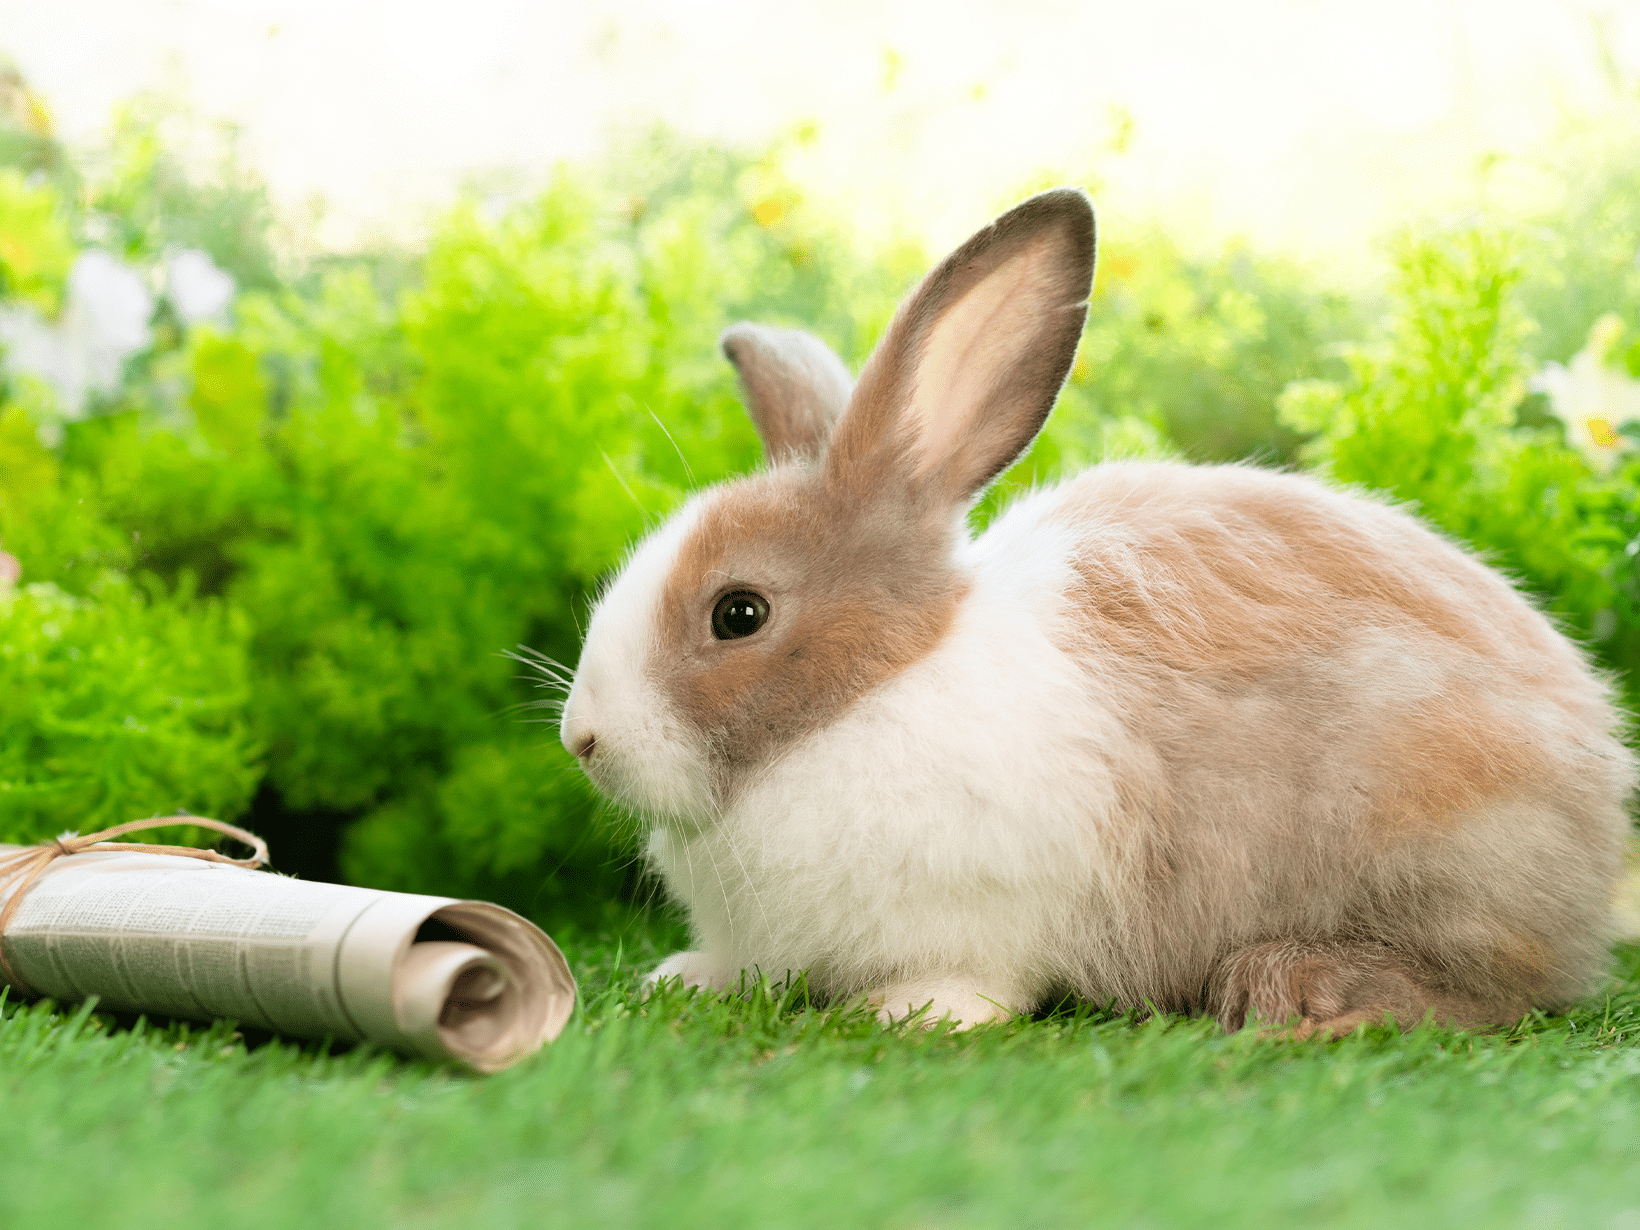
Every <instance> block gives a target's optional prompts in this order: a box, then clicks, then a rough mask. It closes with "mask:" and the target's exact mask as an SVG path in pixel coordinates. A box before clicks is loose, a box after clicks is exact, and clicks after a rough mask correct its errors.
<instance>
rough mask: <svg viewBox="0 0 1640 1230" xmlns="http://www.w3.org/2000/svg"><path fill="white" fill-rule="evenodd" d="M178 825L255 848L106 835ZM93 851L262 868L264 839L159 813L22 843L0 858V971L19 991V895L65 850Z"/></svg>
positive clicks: (265, 852) (203, 821) (265, 856)
mask: <svg viewBox="0 0 1640 1230" xmlns="http://www.w3.org/2000/svg"><path fill="white" fill-rule="evenodd" d="M179 824H191V825H194V826H196V827H199V828H207V829H215V830H216V831H217V832H219V833H226V834H227V835H228V836H229V837H232V838H233V839H234V840H235V841H240V842H243V843H244V844H245V845H247V846H249V847H250V848H251V849H252V850H253V851H254V853H253V854H252V855H251V856H250V857H249V858H229V857H228V856H227V855H226V854H218V853H217V852H216V851H215V850H201V849H200V848H199V847H198V846H156V845H150V844H148V843H147V842H143V841H109V840H108V839H109V838H110V837H118V836H120V835H121V834H123V833H135V832H137V831H139V830H141V829H157V828H165V827H167V826H175V825H179ZM95 850H118V851H121V852H122V853H128V854H180V855H182V856H183V857H185V858H197V859H203V860H204V861H205V862H207V863H231V864H232V865H233V866H235V867H260V866H261V865H262V864H263V863H266V862H267V861H268V843H267V842H265V841H263V840H262V839H261V838H260V837H258V836H257V835H256V834H255V833H249V832H246V831H245V830H244V829H242V828H238V827H236V826H234V825H232V824H224V823H223V822H222V821H220V820H210V819H207V818H206V817H204V816H158V817H156V818H155V819H152V820H132V821H130V822H129V823H126V824H116V825H115V826H114V827H113V828H111V829H103V830H102V832H100V833H85V834H83V835H82V834H80V833H64V834H63V835H62V836H61V837H59V838H57V839H56V840H55V841H43V842H41V843H40V844H39V845H37V846H24V847H23V848H22V849H21V850H18V851H17V852H16V853H15V854H8V855H5V856H4V857H0V892H4V891H5V890H6V888H7V886H8V885H9V886H11V896H10V897H9V898H8V899H7V900H6V904H5V907H4V908H3V909H0V974H4V975H5V979H6V981H7V982H9V983H11V985H12V986H14V987H16V988H17V989H18V990H20V991H27V990H28V984H27V983H25V982H24V981H23V980H22V979H21V978H19V977H18V976H17V971H16V970H14V969H13V968H12V967H11V960H10V958H8V957H7V956H6V945H5V934H6V928H8V927H9V926H11V920H12V918H13V917H14V916H15V915H16V913H17V909H18V907H19V906H21V905H22V904H23V894H25V893H26V892H28V890H29V888H30V886H32V885H33V883H34V881H35V880H37V879H39V878H40V873H41V872H43V871H44V870H45V869H46V868H47V867H49V866H51V864H52V863H53V862H55V861H56V860H57V859H59V858H62V857H64V856H65V855H68V856H72V855H75V854H86V853H89V852H91V851H95Z"/></svg>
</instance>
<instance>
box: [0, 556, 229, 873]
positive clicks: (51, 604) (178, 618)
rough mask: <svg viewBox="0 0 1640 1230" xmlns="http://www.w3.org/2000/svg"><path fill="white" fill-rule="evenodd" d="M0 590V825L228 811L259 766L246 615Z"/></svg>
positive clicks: (29, 828)
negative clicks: (249, 711) (249, 700)
mask: <svg viewBox="0 0 1640 1230" xmlns="http://www.w3.org/2000/svg"><path fill="white" fill-rule="evenodd" d="M95 588H96V594H95V598H94V600H86V599H81V598H72V597H69V596H68V595H66V594H64V593H63V592H62V591H61V590H59V589H57V588H56V587H55V586H53V585H50V584H49V583H42V584H34V585H27V586H25V587H23V588H22V589H21V590H19V591H15V592H6V591H5V590H3V589H0V838H3V839H4V840H6V841H13V842H19V841H36V840H41V839H44V838H47V837H51V836H55V835H56V834H57V833H59V832H61V831H62V830H64V829H75V830H77V831H80V832H89V831H92V830H94V829H100V828H104V827H107V826H109V825H112V824H118V823H120V822H122V821H125V820H133V819H138V818H140V817H144V816H151V815H164V814H168V813H172V812H179V811H190V812H193V813H195V814H199V815H211V816H236V815H238V814H239V813H240V812H242V811H243V810H244V808H245V806H246V805H247V804H248V803H249V802H250V797H251V793H252V792H253V791H254V790H255V788H256V782H257V779H258V778H259V777H260V775H261V766H260V765H258V764H257V762H256V759H257V758H256V745H255V742H254V739H253V738H252V736H251V733H250V730H249V728H248V724H247V722H246V721H245V701H246V697H247V695H248V691H249V689H248V686H247V679H246V674H247V672H246V662H245V652H244V641H245V627H244V624H243V621H242V620H239V619H236V618H234V617H233V616H232V615H230V614H229V613H228V612H225V611H224V610H222V608H221V607H220V606H217V605H214V604H209V603H192V604H189V603H186V602H171V601H160V602H154V603H150V602H148V601H146V600H145V599H144V598H142V597H141V596H140V595H139V594H137V593H135V592H133V591H132V590H131V588H130V587H129V586H128V585H127V584H126V583H124V582H123V581H122V580H120V579H119V578H117V577H116V576H109V577H106V578H104V580H103V582H102V583H101V584H100V585H98V586H96V587H95Z"/></svg>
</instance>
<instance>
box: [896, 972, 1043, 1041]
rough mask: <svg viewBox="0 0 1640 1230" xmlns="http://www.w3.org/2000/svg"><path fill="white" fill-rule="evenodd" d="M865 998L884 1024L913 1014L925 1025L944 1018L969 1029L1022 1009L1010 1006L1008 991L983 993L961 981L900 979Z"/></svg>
mask: <svg viewBox="0 0 1640 1230" xmlns="http://www.w3.org/2000/svg"><path fill="white" fill-rule="evenodd" d="M866 998H867V1000H869V1001H870V1003H872V1004H873V1005H874V1006H875V1007H876V1009H877V1015H878V1016H879V1017H880V1018H882V1020H883V1022H884V1024H887V1023H889V1022H891V1021H903V1020H904V1019H905V1018H907V1017H911V1016H916V1017H918V1022H917V1023H918V1024H920V1025H922V1026H923V1027H924V1028H925V1029H927V1028H931V1027H933V1026H934V1025H937V1024H938V1023H939V1022H940V1021H943V1020H949V1021H950V1022H951V1024H952V1027H953V1028H955V1029H972V1028H973V1027H974V1026H975V1025H984V1024H985V1023H986V1022H988V1021H1006V1020H1008V1019H1010V1018H1011V1017H1014V1016H1016V1015H1018V1013H1019V1011H1021V1009H1016V1008H1014V1007H1011V1006H1010V1005H1011V1003H1012V1001H1013V1000H1014V999H1015V998H1016V996H1015V995H1013V994H1012V993H1011V992H1003V993H1000V994H985V993H983V992H981V991H978V990H975V989H974V987H973V986H972V985H971V984H969V983H964V982H932V981H930V982H902V983H898V984H896V985H895V986H891V987H884V988H882V989H881V990H877V991H873V992H872V993H871V994H870V995H868V996H867V997H866ZM925 1008H926V1011H924V1009H925ZM919 1013H921V1015H920V1016H918V1014H919Z"/></svg>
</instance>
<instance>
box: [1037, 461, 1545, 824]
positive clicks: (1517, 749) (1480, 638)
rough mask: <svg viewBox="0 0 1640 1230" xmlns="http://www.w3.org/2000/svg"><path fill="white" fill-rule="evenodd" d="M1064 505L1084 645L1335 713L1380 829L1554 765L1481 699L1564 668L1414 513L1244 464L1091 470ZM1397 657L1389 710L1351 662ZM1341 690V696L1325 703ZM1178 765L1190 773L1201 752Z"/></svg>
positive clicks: (1271, 750) (1425, 817)
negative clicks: (1412, 680)
mask: <svg viewBox="0 0 1640 1230" xmlns="http://www.w3.org/2000/svg"><path fill="white" fill-rule="evenodd" d="M1069 497H1070V498H1068V499H1067V500H1066V501H1065V502H1064V503H1063V504H1062V505H1061V506H1060V507H1059V508H1058V509H1057V510H1056V515H1057V517H1058V518H1059V519H1060V520H1062V521H1065V522H1070V523H1072V524H1075V525H1076V526H1077V527H1078V528H1079V529H1083V530H1084V535H1083V537H1082V541H1081V544H1080V547H1079V550H1078V551H1077V554H1076V555H1075V557H1074V559H1073V561H1072V564H1073V567H1074V570H1075V573H1076V576H1077V579H1078V582H1079V583H1078V586H1077V591H1076V593H1075V595H1074V599H1075V604H1076V608H1077V610H1078V611H1079V612H1080V614H1081V620H1080V634H1081V635H1082V636H1085V637H1086V638H1087V642H1088V648H1089V649H1090V651H1092V652H1096V653H1104V652H1110V651H1114V652H1115V653H1116V654H1118V655H1119V656H1120V657H1121V658H1122V659H1124V660H1125V661H1126V662H1127V663H1128V664H1129V665H1130V666H1131V667H1132V668H1134V669H1136V670H1138V671H1139V672H1140V673H1142V674H1144V675H1146V676H1147V677H1149V678H1151V679H1153V680H1157V681H1159V682H1158V686H1161V687H1163V688H1164V689H1165V687H1166V686H1167V685H1166V683H1165V681H1166V680H1168V679H1174V680H1181V681H1188V682H1189V684H1190V685H1191V686H1207V687H1216V688H1219V689H1221V690H1222V691H1224V692H1226V693H1227V694H1230V695H1235V696H1239V697H1240V698H1241V702H1242V703H1243V704H1245V705H1248V706H1255V707H1256V705H1257V704H1258V703H1259V700H1260V698H1261V697H1262V698H1264V700H1265V702H1266V703H1267V706H1268V707H1269V709H1270V710H1271V711H1283V710H1284V711H1287V712H1290V713H1294V714H1296V713H1300V712H1304V711H1305V710H1306V709H1308V710H1310V711H1311V712H1313V713H1314V714H1315V715H1316V719H1315V720H1316V721H1317V722H1318V723H1320V722H1324V721H1330V720H1335V715H1336V714H1337V713H1339V712H1348V713H1350V714H1351V717H1352V724H1351V725H1350V726H1348V727H1342V728H1340V729H1339V731H1338V733H1337V737H1338V738H1340V739H1346V740H1348V742H1349V743H1350V744H1351V745H1352V748H1353V749H1354V750H1353V756H1354V762H1355V763H1356V764H1359V765H1361V766H1362V769H1361V772H1362V773H1364V774H1366V776H1363V777H1360V778H1358V787H1359V789H1360V790H1362V791H1363V792H1364V794H1365V803H1366V806H1367V808H1368V811H1369V813H1370V814H1371V816H1372V820H1373V824H1374V825H1375V826H1377V827H1378V828H1380V829H1391V830H1398V829H1405V828H1407V827H1420V826H1429V825H1437V826H1438V825H1441V824H1446V823H1450V822H1453V821H1455V820H1456V819H1458V818H1459V817H1460V816H1462V815H1463V814H1465V813H1466V812H1468V811H1470V810H1472V809H1474V808H1477V807H1480V806H1481V805H1482V804H1484V803H1485V802H1486V801H1488V800H1489V799H1495V798H1498V797H1500V795H1503V794H1506V793H1507V792H1510V791H1512V790H1516V789H1524V788H1527V787H1529V786H1530V785H1531V783H1532V782H1533V781H1534V779H1536V778H1538V777H1541V776H1543V775H1545V774H1547V773H1549V772H1551V771H1552V770H1551V768H1550V767H1549V764H1550V762H1549V754H1548V753H1547V752H1546V751H1545V750H1544V749H1543V747H1542V744H1541V740H1540V738H1538V737H1536V736H1534V735H1533V733H1532V732H1531V731H1527V730H1524V729H1522V728H1521V727H1520V725H1519V723H1518V721H1517V720H1515V719H1514V718H1513V717H1512V716H1510V715H1509V714H1508V712H1507V708H1508V706H1507V705H1506V704H1504V703H1499V702H1498V695H1499V693H1498V691H1497V689H1499V688H1500V687H1501V688H1503V689H1504V691H1505V692H1507V691H1508V690H1509V689H1510V688H1511V687H1526V686H1529V685H1531V684H1532V683H1533V682H1535V681H1536V680H1537V679H1539V678H1541V677H1542V676H1545V675H1548V674H1550V673H1552V672H1555V671H1560V672H1564V668H1565V667H1566V666H1567V665H1569V664H1570V663H1571V662H1572V661H1574V660H1575V654H1573V652H1572V651H1571V650H1570V649H1569V648H1568V647H1567V646H1566V645H1565V643H1564V642H1563V641H1562V640H1561V639H1560V638H1559V637H1558V636H1557V635H1556V634H1555V633H1554V632H1553V631H1552V630H1551V629H1550V628H1549V626H1548V624H1547V623H1546V622H1545V621H1544V620H1543V619H1542V617H1541V616H1539V615H1538V614H1537V613H1536V612H1534V611H1533V610H1532V609H1531V608H1530V607H1529V606H1528V605H1527V604H1526V602H1525V601H1524V600H1523V599H1521V598H1520V597H1519V595H1517V594H1516V593H1515V592H1514V591H1513V590H1512V589H1511V588H1510V587H1509V586H1508V585H1507V584H1506V583H1505V582H1504V581H1503V580H1502V579H1500V578H1499V577H1497V576H1496V575H1495V574H1493V573H1492V572H1490V571H1489V570H1488V569H1486V568H1485V567H1484V566H1483V565H1481V564H1479V563H1478V562H1476V561H1475V560H1472V559H1470V558H1469V557H1467V556H1465V555H1463V554H1462V553H1461V552H1460V551H1458V550H1457V549H1456V548H1454V547H1452V546H1451V545H1450V544H1448V543H1446V542H1445V541H1443V540H1442V539H1440V538H1438V537H1437V536H1436V535H1434V534H1432V533H1430V532H1429V531H1427V530H1425V529H1423V528H1422V527H1421V526H1419V525H1417V524H1416V523H1415V522H1414V521H1412V520H1411V519H1410V518H1408V517H1405V516H1404V515H1402V514H1399V513H1397V512H1395V511H1393V510H1390V509H1385V508H1381V507H1379V506H1376V505H1372V504H1368V503H1366V502H1364V501H1359V500H1350V499H1347V498H1346V497H1342V496H1339V495H1337V494H1335V493H1330V492H1325V491H1323V490H1322V489H1320V488H1318V487H1316V486H1315V485H1314V484H1312V483H1309V482H1307V481H1304V480H1299V479H1295V478H1293V477H1291V476H1287V475H1278V474H1272V473H1269V472H1261V471H1255V470H1250V469H1245V468H1240V467H1219V468H1190V467H1183V466H1165V465H1159V466H1112V467H1101V468H1100V469H1098V470H1095V471H1092V472H1090V473H1089V474H1087V475H1085V476H1084V477H1083V478H1082V479H1081V480H1079V481H1078V483H1077V484H1076V485H1075V486H1074V487H1073V488H1072V489H1071V491H1070V493H1069ZM1374 638H1376V650H1375V640H1374ZM1394 646H1404V653H1405V655H1406V660H1412V658H1413V656H1414V655H1421V656H1422V657H1423V659H1425V660H1427V662H1428V663H1429V664H1430V668H1429V669H1430V672H1431V673H1430V677H1429V678H1428V679H1427V680H1420V681H1418V682H1419V686H1423V687H1426V690H1427V695H1424V696H1422V697H1419V698H1417V699H1412V698H1408V697H1402V696H1398V695H1396V694H1395V693H1394V692H1393V689H1394V688H1395V687H1401V686H1405V685H1406V683H1407V681H1406V680H1405V679H1397V680H1396V681H1394V682H1393V683H1387V682H1384V681H1381V680H1379V679H1376V678H1374V677H1372V675H1371V674H1370V673H1368V672H1364V670H1363V668H1362V667H1360V666H1359V665H1355V666H1352V665H1351V664H1350V657H1351V655H1352V654H1364V653H1369V652H1373V651H1376V652H1379V653H1386V652H1390V653H1393V652H1394V648H1393V647H1394ZM1401 673H1402V674H1403V675H1404V674H1406V672H1405V671H1402V672H1401ZM1476 678H1484V679H1485V680H1486V681H1487V687H1489V688H1491V689H1493V690H1492V691H1491V692H1486V691H1484V690H1483V689H1481V688H1480V687H1479V686H1477V685H1476V683H1475V682H1474V680H1475V679H1476ZM1344 679H1350V680H1351V682H1350V683H1348V684H1347V685H1345V684H1343V683H1342V682H1341V681H1342V680H1344ZM1381 683H1382V684H1383V686H1384V687H1385V688H1386V690H1387V694H1386V696H1385V697H1384V698H1383V699H1382V700H1381V701H1380V702H1379V703H1378V704H1377V705H1376V707H1375V706H1374V704H1373V702H1372V689H1373V688H1374V687H1375V686H1378V685H1379V684H1381ZM1341 686H1348V687H1349V689H1350V691H1351V695H1350V696H1349V697H1347V698H1344V697H1339V698H1337V699H1336V700H1330V699H1329V697H1330V696H1331V694H1332V693H1334V692H1336V691H1337V689H1338V688H1339V687H1341ZM1346 701H1347V703H1344V702H1346ZM1212 742H1213V743H1214V745H1215V746H1217V747H1219V748H1220V749H1223V750H1225V751H1226V752H1228V753H1230V754H1233V755H1235V756H1236V757H1237V758H1239V759H1240V760H1241V761H1242V763H1243V767H1244V768H1249V769H1252V768H1255V767H1256V766H1257V765H1258V764H1259V763H1260V762H1269V763H1271V764H1286V765H1288V766H1289V767H1291V765H1292V763H1293V756H1292V753H1291V750H1290V749H1289V748H1277V747H1272V746H1270V745H1269V744H1268V743H1267V742H1266V743H1263V744H1260V745H1258V746H1250V745H1248V744H1247V741H1246V740H1238V739H1237V738H1236V736H1234V735H1222V736H1218V737H1216V738H1215V739H1214V740H1213V741H1212ZM1232 749H1233V750H1232ZM1180 754H1181V755H1182V756H1183V757H1184V758H1185V759H1186V760H1193V761H1200V760H1201V758H1202V756H1203V754H1204V753H1203V750H1202V743H1201V742H1200V741H1197V740H1192V745H1191V746H1189V747H1185V748H1183V749H1182V750H1181V752H1180Z"/></svg>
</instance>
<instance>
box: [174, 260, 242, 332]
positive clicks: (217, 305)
mask: <svg viewBox="0 0 1640 1230" xmlns="http://www.w3.org/2000/svg"><path fill="white" fill-rule="evenodd" d="M236 289H238V288H237V287H236V286H235V285H234V280H233V275H232V274H231V273H228V272H226V271H224V270H222V269H219V268H217V264H216V262H215V261H213V260H212V259H211V257H210V254H209V253H208V252H201V251H200V250H199V249H198V248H184V249H183V250H182V251H180V252H172V253H170V254H169V255H168V256H166V258H165V297H166V298H167V299H169V300H170V301H171V306H172V307H173V308H175V309H176V313H177V315H178V316H180V317H181V318H182V319H183V322H184V323H186V324H190V325H191V324H194V323H195V322H196V321H201V320H209V321H217V322H222V321H226V319H227V314H228V305H229V304H231V303H232V302H233V296H234V291H235V290H236Z"/></svg>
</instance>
